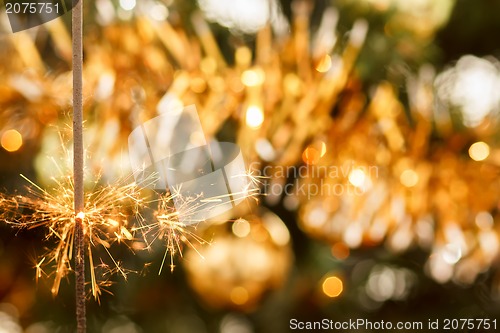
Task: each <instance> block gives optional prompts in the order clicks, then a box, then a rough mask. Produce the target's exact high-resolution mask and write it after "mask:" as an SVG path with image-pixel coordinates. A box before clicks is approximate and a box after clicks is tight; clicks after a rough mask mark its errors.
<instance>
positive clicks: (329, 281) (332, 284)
mask: <svg viewBox="0 0 500 333" xmlns="http://www.w3.org/2000/svg"><path fill="white" fill-rule="evenodd" d="M343 290H344V285H343V283H342V280H341V279H339V278H338V277H336V276H330V277H328V278H326V279H325V281H323V293H325V295H326V296H328V297H332V298H333V297H338V296H339V295H340V294H342V291H343Z"/></svg>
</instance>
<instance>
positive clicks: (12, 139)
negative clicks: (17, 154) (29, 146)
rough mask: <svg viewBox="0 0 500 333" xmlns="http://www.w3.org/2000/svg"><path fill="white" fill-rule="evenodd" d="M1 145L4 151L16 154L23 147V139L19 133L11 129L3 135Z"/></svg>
mask: <svg viewBox="0 0 500 333" xmlns="http://www.w3.org/2000/svg"><path fill="white" fill-rule="evenodd" d="M0 143H1V145H2V147H3V149H5V150H7V151H9V152H14V151H17V150H19V148H21V146H22V145H23V137H22V136H21V134H20V133H19V132H18V131H16V130H14V129H11V130H8V131H5V132H4V133H3V135H2V139H1V140H0Z"/></svg>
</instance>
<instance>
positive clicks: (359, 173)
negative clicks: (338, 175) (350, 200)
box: [349, 169, 366, 188]
mask: <svg viewBox="0 0 500 333" xmlns="http://www.w3.org/2000/svg"><path fill="white" fill-rule="evenodd" d="M365 181H366V174H365V173H364V172H363V170H361V169H354V170H352V171H351V172H350V173H349V182H350V183H351V184H352V185H354V186H356V187H360V188H361V187H363V185H365Z"/></svg>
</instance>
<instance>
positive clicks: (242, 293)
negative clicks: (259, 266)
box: [229, 287, 248, 305]
mask: <svg viewBox="0 0 500 333" xmlns="http://www.w3.org/2000/svg"><path fill="white" fill-rule="evenodd" d="M229 297H230V298H231V302H233V303H234V304H237V305H243V304H245V303H246V302H248V291H247V290H246V289H245V288H243V287H234V288H233V290H231V294H230V295H229Z"/></svg>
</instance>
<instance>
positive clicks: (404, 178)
mask: <svg viewBox="0 0 500 333" xmlns="http://www.w3.org/2000/svg"><path fill="white" fill-rule="evenodd" d="M399 180H400V181H401V184H403V185H404V186H406V187H413V186H415V185H417V183H418V174H417V173H416V172H415V171H414V170H412V169H406V170H405V171H403V173H401V176H400V177H399Z"/></svg>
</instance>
